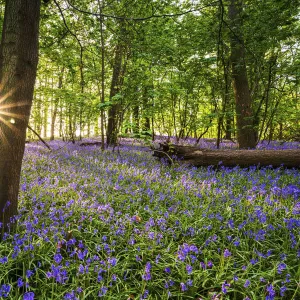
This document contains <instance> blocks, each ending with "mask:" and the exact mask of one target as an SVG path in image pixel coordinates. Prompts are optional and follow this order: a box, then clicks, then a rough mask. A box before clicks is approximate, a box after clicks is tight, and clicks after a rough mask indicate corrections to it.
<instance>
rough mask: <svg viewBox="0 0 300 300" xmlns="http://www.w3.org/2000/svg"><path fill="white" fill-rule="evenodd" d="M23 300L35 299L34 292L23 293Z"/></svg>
mask: <svg viewBox="0 0 300 300" xmlns="http://www.w3.org/2000/svg"><path fill="white" fill-rule="evenodd" d="M23 300H34V292H27V293H25V294H24V295H23Z"/></svg>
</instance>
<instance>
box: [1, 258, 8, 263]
mask: <svg viewBox="0 0 300 300" xmlns="http://www.w3.org/2000/svg"><path fill="white" fill-rule="evenodd" d="M7 262H8V259H7V256H3V257H1V258H0V264H6V263H7Z"/></svg>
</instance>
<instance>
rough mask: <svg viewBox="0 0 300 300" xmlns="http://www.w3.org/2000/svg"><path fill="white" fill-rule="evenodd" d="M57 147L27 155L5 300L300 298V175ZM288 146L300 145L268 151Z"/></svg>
mask: <svg viewBox="0 0 300 300" xmlns="http://www.w3.org/2000/svg"><path fill="white" fill-rule="evenodd" d="M185 143H192V141H186V142H185ZM203 143H205V144H206V147H209V146H210V147H211V148H214V147H215V144H214V143H212V142H211V141H205V140H204V141H203ZM49 144H50V146H51V147H52V148H53V149H54V150H53V151H51V152H50V151H48V150H47V149H46V148H44V147H43V146H42V145H41V144H40V143H30V144H28V145H27V146H26V150H25V156H24V162H23V169H22V178H21V186H20V189H21V192H20V203H19V204H20V205H19V215H18V216H17V219H18V225H17V228H16V232H14V233H12V234H6V235H5V237H4V240H3V241H2V242H0V298H1V297H2V298H7V299H97V298H98V297H99V299H101V298H102V299H114V300H117V299H120V300H126V299H129V300H130V299H157V300H158V299H194V300H196V299H198V300H199V299H203V300H204V299H219V300H220V299H223V300H224V299H237V300H238V299H252V300H254V299H289V300H290V299H294V300H296V299H300V239H299V236H300V235H299V233H300V232H299V230H300V218H299V217H300V200H299V197H300V170H299V169H287V170H285V169H282V168H278V169H272V168H270V167H267V168H260V169H258V168H256V167H255V166H253V167H249V168H245V169H242V168H240V167H235V168H225V167H221V168H219V169H218V170H214V169H213V168H211V167H208V168H203V167H202V168H193V167H187V166H180V165H177V164H174V165H172V166H169V165H165V164H163V163H161V162H160V161H158V160H156V159H155V158H154V157H152V152H151V150H150V148H148V147H147V146H146V145H141V144H140V143H139V142H138V141H134V140H132V139H127V140H126V139H123V140H122V142H121V146H120V148H119V151H117V150H115V152H112V151H111V149H108V150H105V151H103V152H101V150H100V148H99V147H95V146H87V147H80V146H79V143H75V144H72V143H68V144H66V143H63V142H61V141H53V142H49ZM225 144H226V145H224V147H234V144H233V145H232V146H231V144H230V143H225ZM200 146H201V147H203V145H200ZM279 147H281V148H294V149H295V148H296V149H298V148H299V149H300V144H299V143H285V144H283V145H280V143H279V142H272V143H270V144H269V145H267V143H261V144H260V145H259V148H271V149H275V148H276V149H278V148H279ZM55 149H56V150H55Z"/></svg>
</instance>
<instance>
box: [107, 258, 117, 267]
mask: <svg viewBox="0 0 300 300" xmlns="http://www.w3.org/2000/svg"><path fill="white" fill-rule="evenodd" d="M108 263H109V264H110V265H111V266H112V267H114V266H115V265H116V264H117V259H116V258H115V257H112V258H109V259H108Z"/></svg>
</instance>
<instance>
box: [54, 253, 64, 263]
mask: <svg viewBox="0 0 300 300" xmlns="http://www.w3.org/2000/svg"><path fill="white" fill-rule="evenodd" d="M53 259H54V261H55V262H56V263H57V264H60V262H61V261H62V259H63V257H62V255H61V254H60V253H56V254H55V255H54V257H53Z"/></svg>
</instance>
